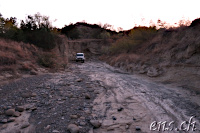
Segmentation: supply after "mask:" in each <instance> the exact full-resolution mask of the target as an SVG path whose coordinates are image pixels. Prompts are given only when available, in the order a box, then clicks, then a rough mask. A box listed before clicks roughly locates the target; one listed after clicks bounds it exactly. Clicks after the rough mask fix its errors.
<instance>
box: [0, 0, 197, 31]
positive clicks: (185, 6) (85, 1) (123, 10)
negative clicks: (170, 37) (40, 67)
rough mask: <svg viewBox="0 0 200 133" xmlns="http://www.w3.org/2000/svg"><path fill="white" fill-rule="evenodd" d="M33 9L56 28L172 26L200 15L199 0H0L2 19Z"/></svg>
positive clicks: (19, 16) (21, 17) (24, 14)
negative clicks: (83, 24)
mask: <svg viewBox="0 0 200 133" xmlns="http://www.w3.org/2000/svg"><path fill="white" fill-rule="evenodd" d="M37 12H39V13H40V14H41V15H46V16H49V17H50V20H51V21H54V20H56V21H55V22H53V26H56V27H58V28H62V27H64V25H68V24H69V23H70V22H72V23H76V22H80V21H83V20H85V21H86V22H88V23H91V24H94V23H96V24H98V23H102V24H105V23H108V24H111V25H114V27H115V28H117V27H122V28H123V29H124V30H127V29H131V28H133V27H134V26H135V25H145V26H148V25H149V22H150V21H151V20H152V21H153V22H155V23H156V22H157V20H158V19H161V20H162V21H166V22H167V23H170V24H171V25H173V24H174V23H178V22H179V20H181V19H183V18H184V19H185V20H188V19H189V20H190V21H192V20H194V19H196V18H199V17H200V14H199V0H123V1H122V0H98V1H97V0H57V1H55V0H34V1H27V0H0V13H1V14H2V15H3V17H4V18H8V17H11V16H12V17H16V18H17V19H18V22H19V21H20V20H25V18H26V16H27V15H34V14H35V13H37Z"/></svg>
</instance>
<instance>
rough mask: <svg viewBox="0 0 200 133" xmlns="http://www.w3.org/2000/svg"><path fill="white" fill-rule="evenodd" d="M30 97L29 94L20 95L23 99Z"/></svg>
mask: <svg viewBox="0 0 200 133" xmlns="http://www.w3.org/2000/svg"><path fill="white" fill-rule="evenodd" d="M30 96H31V95H30V94H29V93H22V97H23V98H29V97H30Z"/></svg>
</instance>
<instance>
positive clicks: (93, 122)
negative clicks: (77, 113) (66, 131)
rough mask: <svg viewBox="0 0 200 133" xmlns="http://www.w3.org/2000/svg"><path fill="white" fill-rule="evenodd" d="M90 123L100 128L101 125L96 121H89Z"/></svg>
mask: <svg viewBox="0 0 200 133" xmlns="http://www.w3.org/2000/svg"><path fill="white" fill-rule="evenodd" d="M90 123H91V124H92V125H93V126H94V127H95V128H99V127H100V126H101V123H100V122H99V121H98V120H90Z"/></svg>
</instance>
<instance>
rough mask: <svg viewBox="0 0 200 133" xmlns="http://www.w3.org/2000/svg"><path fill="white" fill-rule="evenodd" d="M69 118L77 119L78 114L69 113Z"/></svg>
mask: <svg viewBox="0 0 200 133" xmlns="http://www.w3.org/2000/svg"><path fill="white" fill-rule="evenodd" d="M70 118H71V119H77V118H78V116H77V115H70Z"/></svg>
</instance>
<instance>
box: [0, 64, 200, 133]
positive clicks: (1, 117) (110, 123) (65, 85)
mask: <svg viewBox="0 0 200 133" xmlns="http://www.w3.org/2000/svg"><path fill="white" fill-rule="evenodd" d="M0 97H1V99H0V105H1V106H0V132H1V133H35V132H37V133H40V132H41V133H44V132H47V133H52V132H53V133H68V132H71V133H76V132H80V133H88V132H89V133H137V132H140V133H153V132H155V133H156V132H166V133H168V132H169V133H183V132H197V133H198V132H200V115H199V114H200V102H199V101H200V94H197V93H193V92H192V91H190V90H186V89H184V88H180V87H176V86H172V85H170V84H168V85H164V84H161V83H158V82H153V81H151V80H150V79H147V78H144V77H142V76H140V75H134V74H129V73H126V72H123V71H121V70H119V69H116V68H114V67H111V66H109V65H107V64H106V63H103V62H101V61H86V62H85V63H71V64H70V67H69V69H67V70H66V71H64V72H62V73H53V74H42V75H37V76H32V77H26V78H22V79H20V80H17V81H13V82H11V83H8V84H4V85H1V87H0ZM8 110H9V111H10V112H9V111H8ZM12 111H13V112H12Z"/></svg>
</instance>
